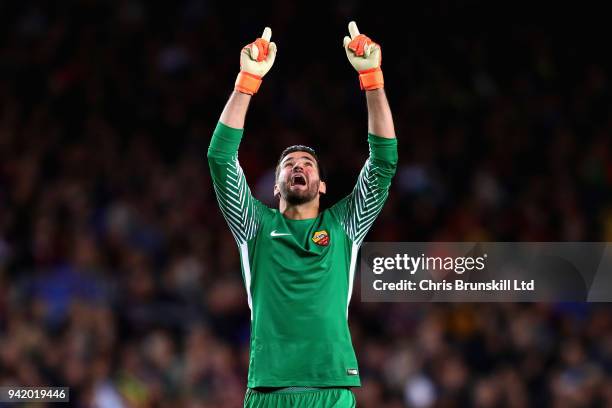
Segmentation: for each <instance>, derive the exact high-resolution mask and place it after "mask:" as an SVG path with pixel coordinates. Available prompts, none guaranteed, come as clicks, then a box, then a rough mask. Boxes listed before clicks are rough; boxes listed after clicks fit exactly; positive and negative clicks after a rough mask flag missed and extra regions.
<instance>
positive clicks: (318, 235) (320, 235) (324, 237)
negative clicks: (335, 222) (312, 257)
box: [312, 230, 329, 246]
mask: <svg viewBox="0 0 612 408" xmlns="http://www.w3.org/2000/svg"><path fill="white" fill-rule="evenodd" d="M312 241H313V242H314V243H315V244H317V245H321V246H328V245H329V234H328V233H327V231H325V230H321V231H317V232H315V233H314V234H312Z"/></svg>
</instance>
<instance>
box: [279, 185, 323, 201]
mask: <svg viewBox="0 0 612 408" xmlns="http://www.w3.org/2000/svg"><path fill="white" fill-rule="evenodd" d="M319 184H320V181H318V180H317V181H316V182H314V183H313V184H311V185H310V186H308V189H307V190H306V191H296V192H293V191H291V190H290V189H289V188H288V186H287V182H285V181H282V182H280V183H279V185H278V187H279V190H280V196H281V197H282V198H284V199H285V201H287V203H289V204H291V205H301V204H306V203H308V202H310V201H312V200H314V199H315V198H316V197H317V195H318V194H319Z"/></svg>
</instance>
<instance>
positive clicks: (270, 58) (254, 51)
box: [234, 27, 276, 95]
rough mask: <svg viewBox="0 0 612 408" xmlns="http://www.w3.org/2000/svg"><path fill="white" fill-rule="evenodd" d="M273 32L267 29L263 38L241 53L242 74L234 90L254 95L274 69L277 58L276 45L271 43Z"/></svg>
mask: <svg viewBox="0 0 612 408" xmlns="http://www.w3.org/2000/svg"><path fill="white" fill-rule="evenodd" d="M271 37H272V30H271V29H270V27H266V28H265V29H264V31H263V34H262V35H261V38H258V39H256V40H255V41H254V42H252V43H250V44H248V45H247V46H245V47H244V48H243V49H242V52H241V53H240V73H239V74H238V77H237V78H236V84H235V86H234V89H235V90H237V91H239V92H242V93H246V94H249V95H253V94H255V93H257V90H258V89H259V86H260V85H261V78H263V76H264V75H266V73H267V72H268V71H269V70H270V68H272V64H274V59H275V58H276V44H274V43H273V42H270V38H271Z"/></svg>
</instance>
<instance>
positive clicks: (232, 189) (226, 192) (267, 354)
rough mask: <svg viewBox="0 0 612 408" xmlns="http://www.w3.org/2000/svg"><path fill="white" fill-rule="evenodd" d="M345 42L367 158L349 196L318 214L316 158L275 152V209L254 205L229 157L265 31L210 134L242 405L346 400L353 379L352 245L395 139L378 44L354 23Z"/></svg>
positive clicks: (390, 164)
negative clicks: (362, 107) (228, 246)
mask: <svg viewBox="0 0 612 408" xmlns="http://www.w3.org/2000/svg"><path fill="white" fill-rule="evenodd" d="M349 33H350V35H351V36H350V37H348V36H347V37H345V38H344V48H345V51H346V55H347V57H348V59H349V61H350V63H351V64H352V65H353V67H354V68H355V69H356V70H357V71H358V72H359V82H360V85H361V89H363V90H364V91H365V97H366V102H367V107H368V143H369V145H370V156H369V158H368V160H367V161H366V162H365V165H364V167H363V169H362V170H361V173H360V174H359V177H358V179H357V184H356V186H355V188H354V189H353V191H352V192H351V193H350V194H349V195H348V196H347V197H345V198H344V199H342V200H340V201H339V202H338V203H336V204H335V205H333V206H332V207H331V208H329V209H326V210H321V209H320V208H319V198H320V196H321V194H325V190H326V186H325V182H324V181H323V180H321V178H320V166H319V159H318V157H317V154H316V153H315V151H314V150H313V149H311V148H310V147H306V146H302V145H297V146H291V147H288V148H287V149H285V150H284V151H283V152H282V154H281V156H280V159H279V161H278V164H277V167H276V182H275V185H274V195H275V196H276V197H277V198H278V200H279V206H278V209H271V208H268V207H267V206H265V205H264V204H262V203H261V202H260V201H258V200H256V199H255V198H254V197H253V196H252V195H251V192H250V190H249V187H248V186H247V183H246V179H245V177H244V174H243V172H242V168H241V167H240V165H239V164H238V146H239V144H240V140H241V138H242V134H243V127H244V120H245V116H246V113H247V108H248V105H249V102H250V101H251V98H252V95H254V94H256V93H257V90H258V89H259V86H260V84H261V82H262V77H263V76H264V75H265V74H266V73H267V72H268V71H269V70H270V68H271V67H272V65H273V64H274V59H275V57H276V45H275V44H274V43H273V42H270V38H271V35H272V32H271V30H270V28H267V27H266V29H265V30H264V32H263V35H262V36H261V38H258V39H257V40H256V41H255V42H253V43H251V44H249V45H247V46H246V47H244V48H243V49H242V52H241V55H240V68H241V69H240V73H239V74H238V78H237V79H236V84H235V89H234V92H232V95H231V96H230V98H229V101H228V102H227V104H226V106H225V108H224V110H223V113H222V114H221V118H220V119H219V123H218V124H217V127H216V129H215V131H214V133H213V137H212V140H211V141H210V146H209V149H208V162H209V165H210V171H211V174H212V179H213V184H214V188H215V192H216V194H217V199H218V202H219V206H220V208H221V212H222V213H223V216H224V217H225V219H226V221H227V223H228V224H229V228H230V230H231V232H232V234H233V236H234V238H235V239H236V242H237V243H238V248H239V252H240V260H241V266H242V277H243V279H244V284H245V286H246V292H247V300H248V304H249V308H250V309H251V342H250V362H249V375H248V384H247V386H248V389H247V393H246V396H245V402H244V406H245V407H294V408H295V407H336V408H339V407H354V406H355V396H354V394H353V392H352V391H351V387H355V386H360V380H359V368H358V365H357V359H356V358H355V352H354V350H353V346H352V342H351V335H350V332H349V328H348V321H347V317H348V305H349V302H350V299H351V292H352V289H353V277H354V273H355V263H356V259H357V251H358V249H359V247H360V245H361V242H362V240H363V238H364V236H365V234H366V232H367V231H368V229H369V228H370V226H371V225H372V223H373V222H374V219H375V218H376V216H377V215H378V214H379V213H380V211H381V209H382V207H383V204H384V202H385V199H386V198H387V195H388V191H389V185H390V184H391V178H392V177H393V175H394V174H395V168H396V165H397V142H396V139H395V130H394V127H393V120H392V117H391V111H390V109H389V105H388V102H387V98H386V96H385V92H384V88H383V85H384V83H383V75H382V71H381V58H382V57H381V49H380V46H379V45H378V44H376V43H375V42H373V41H372V40H371V39H370V38H368V37H366V36H365V35H363V34H359V31H358V29H357V25H356V24H355V23H354V22H351V23H350V24H349Z"/></svg>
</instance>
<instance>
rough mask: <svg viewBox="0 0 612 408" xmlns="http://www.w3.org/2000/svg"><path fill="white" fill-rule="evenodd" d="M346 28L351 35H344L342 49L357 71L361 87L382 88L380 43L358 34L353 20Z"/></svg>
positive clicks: (365, 88)
mask: <svg viewBox="0 0 612 408" xmlns="http://www.w3.org/2000/svg"><path fill="white" fill-rule="evenodd" d="M348 29H349V33H350V34H351V36H350V37H349V36H346V37H344V50H345V51H346V56H347V57H348V60H349V62H350V63H351V65H352V66H353V67H354V68H355V69H356V70H357V72H359V85H360V86H361V89H363V90H366V91H370V90H372V89H378V88H382V87H383V86H384V84H385V81H384V79H383V74H382V70H381V69H380V64H381V62H382V52H381V50H380V45H378V44H376V43H375V42H374V41H372V40H371V39H370V38H368V37H367V36H365V35H363V34H359V30H358V29H357V24H355V22H354V21H351V22H350V23H349V25H348Z"/></svg>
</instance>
